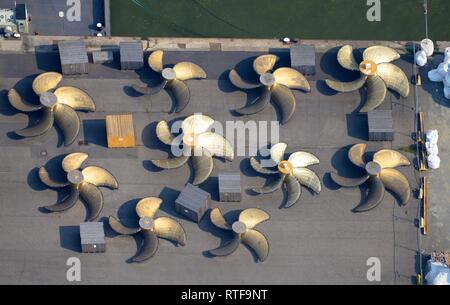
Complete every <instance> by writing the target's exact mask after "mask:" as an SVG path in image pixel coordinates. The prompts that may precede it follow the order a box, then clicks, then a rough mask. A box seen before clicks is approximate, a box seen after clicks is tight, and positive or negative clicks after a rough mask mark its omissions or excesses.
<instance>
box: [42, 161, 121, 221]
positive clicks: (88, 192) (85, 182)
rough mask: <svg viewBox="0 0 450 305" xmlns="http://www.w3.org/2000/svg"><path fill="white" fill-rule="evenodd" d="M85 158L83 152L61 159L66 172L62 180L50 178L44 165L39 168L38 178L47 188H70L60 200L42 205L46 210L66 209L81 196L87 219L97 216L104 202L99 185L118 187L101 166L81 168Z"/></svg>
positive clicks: (58, 210)
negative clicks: (86, 211)
mask: <svg viewBox="0 0 450 305" xmlns="http://www.w3.org/2000/svg"><path fill="white" fill-rule="evenodd" d="M87 158H88V155H87V154H85V153H72V154H70V155H67V156H66V157H65V158H64V159H63V161H62V168H63V170H64V172H66V174H67V179H66V181H63V182H58V181H55V180H53V179H52V178H50V175H49V173H48V172H47V170H46V168H45V167H44V166H42V167H41V168H40V169H39V178H40V179H41V181H42V182H43V183H44V184H45V185H47V186H48V187H49V188H52V189H59V188H64V187H69V188H70V194H69V195H68V196H67V197H66V198H65V199H64V200H63V201H62V202H60V203H57V204H55V205H50V206H46V207H44V208H45V209H46V210H47V211H49V212H63V211H67V210H69V209H71V208H72V207H73V206H74V205H75V204H76V203H77V201H78V199H79V197H80V196H81V198H83V200H84V201H85V202H86V205H87V207H88V209H89V218H88V221H93V220H95V219H97V218H98V216H99V215H100V213H101V211H102V209H103V204H104V200H103V194H102V192H101V191H100V189H99V187H108V188H111V189H118V188H119V184H118V182H117V180H116V178H114V176H113V175H112V174H111V173H110V172H108V171H107V170H106V169H103V168H101V167H98V166H87V167H84V168H83V169H81V167H82V165H83V163H84V162H85V161H86V159H87Z"/></svg>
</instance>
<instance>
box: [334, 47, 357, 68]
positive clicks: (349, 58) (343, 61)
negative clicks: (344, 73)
mask: <svg viewBox="0 0 450 305" xmlns="http://www.w3.org/2000/svg"><path fill="white" fill-rule="evenodd" d="M337 60H338V62H339V64H340V65H341V66H342V67H343V68H345V69H347V70H351V71H359V64H358V62H357V61H356V59H355V56H354V55H353V47H352V46H351V45H345V46H343V47H341V48H340V49H339V51H338V54H337Z"/></svg>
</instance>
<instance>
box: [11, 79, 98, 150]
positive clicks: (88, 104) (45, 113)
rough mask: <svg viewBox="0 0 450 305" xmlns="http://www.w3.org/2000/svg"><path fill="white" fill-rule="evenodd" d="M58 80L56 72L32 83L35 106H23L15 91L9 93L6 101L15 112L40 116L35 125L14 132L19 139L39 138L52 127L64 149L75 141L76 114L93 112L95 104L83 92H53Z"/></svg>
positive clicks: (65, 89) (72, 89)
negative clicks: (60, 134)
mask: <svg viewBox="0 0 450 305" xmlns="http://www.w3.org/2000/svg"><path fill="white" fill-rule="evenodd" d="M61 80H62V75H61V74H59V73H56V72H46V73H43V74H40V75H39V76H37V77H36V78H35V79H34V81H33V85H32V87H33V91H34V93H36V94H37V95H38V96H39V101H40V104H39V105H38V104H31V103H29V102H26V101H25V100H23V99H22V97H21V96H20V94H19V93H18V92H17V91H16V90H15V89H11V90H9V92H8V100H9V102H10V104H11V106H12V107H14V108H15V109H17V110H19V111H21V112H25V113H28V112H35V111H38V110H40V111H41V112H42V117H41V119H40V120H39V122H38V123H37V124H36V125H34V126H31V127H28V128H25V129H22V130H19V131H16V134H18V135H19V136H21V137H36V136H40V135H42V134H44V133H46V132H47V131H48V130H49V129H50V128H51V127H52V126H53V123H56V125H58V127H59V128H61V130H62V132H63V134H64V144H65V146H69V145H70V144H72V143H73V142H74V141H75V139H76V138H77V136H78V133H79V132H80V126H81V122H80V118H79V117H78V114H77V113H76V110H80V111H95V104H94V101H93V100H92V98H91V97H90V96H89V95H88V94H87V93H86V92H84V91H82V90H80V89H78V88H76V87H70V86H64V87H59V88H57V86H58V84H59V83H60V82H61ZM56 88H57V89H56ZM55 89H56V90H55Z"/></svg>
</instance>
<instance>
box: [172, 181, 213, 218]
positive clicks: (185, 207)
mask: <svg viewBox="0 0 450 305" xmlns="http://www.w3.org/2000/svg"><path fill="white" fill-rule="evenodd" d="M210 198H211V196H210V195H209V193H207V192H205V191H204V190H201V189H199V188H198V187H196V186H193V185H192V184H189V183H188V184H187V185H186V187H185V188H184V189H183V190H182V191H181V193H180V195H179V196H178V198H177V199H176V200H175V210H176V211H177V212H178V213H180V214H181V215H184V216H185V217H187V218H189V219H191V220H193V221H195V222H200V220H201V219H202V217H203V216H204V215H205V213H206V211H207V210H208V209H209V200H210Z"/></svg>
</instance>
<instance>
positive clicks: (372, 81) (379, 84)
mask: <svg viewBox="0 0 450 305" xmlns="http://www.w3.org/2000/svg"><path fill="white" fill-rule="evenodd" d="M366 83H367V100H366V102H365V103H364V106H363V107H362V108H361V110H360V111H359V112H368V111H370V110H374V109H375V108H377V107H378V106H380V105H381V103H383V102H384V99H385V98H386V94H387V88H386V84H385V83H384V82H383V80H382V79H381V77H379V76H377V75H374V76H371V77H369V78H368V79H367V82H366Z"/></svg>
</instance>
